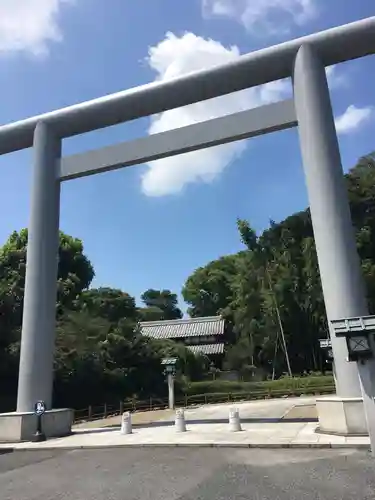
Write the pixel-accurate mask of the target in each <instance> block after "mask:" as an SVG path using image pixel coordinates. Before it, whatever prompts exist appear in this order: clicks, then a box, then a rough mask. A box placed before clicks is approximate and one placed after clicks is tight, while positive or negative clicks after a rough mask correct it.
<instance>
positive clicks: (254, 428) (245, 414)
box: [1, 398, 369, 449]
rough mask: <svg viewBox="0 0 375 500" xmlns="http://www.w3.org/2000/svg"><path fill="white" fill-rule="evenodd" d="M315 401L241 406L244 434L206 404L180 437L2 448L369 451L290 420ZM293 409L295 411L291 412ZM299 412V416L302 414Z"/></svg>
mask: <svg viewBox="0 0 375 500" xmlns="http://www.w3.org/2000/svg"><path fill="white" fill-rule="evenodd" d="M314 403H315V400H314V399H313V398H293V399H292V398H291V399H281V400H267V401H255V402H246V403H239V404H236V405H235V406H236V408H238V409H239V412H240V416H241V422H242V429H243V430H242V431H241V432H231V431H230V430H229V425H228V414H229V409H230V408H232V407H233V404H221V405H207V406H203V407H200V408H196V409H192V410H187V411H186V412H185V418H186V421H187V432H183V433H178V432H176V429H175V427H174V422H173V418H172V417H169V418H168V419H166V420H162V421H158V422H154V423H152V424H140V425H139V426H134V429H133V433H132V434H130V435H122V434H121V432H120V428H119V427H118V426H115V427H113V428H98V429H75V430H74V433H73V434H72V435H71V436H67V437H64V438H58V439H49V440H48V441H46V442H44V443H15V444H7V445H1V447H2V448H9V447H12V448H14V449H74V448H101V447H103V448H104V447H144V446H202V447H213V446H217V447H220V446H232V447H259V448H280V447H285V448H288V447H306V448H309V447H314V448H316V447H318V448H334V447H355V448H367V449H368V448H369V438H368V437H344V436H333V435H326V434H319V433H317V432H316V428H317V422H316V419H312V418H295V417H294V418H291V419H289V420H288V414H289V413H291V414H294V415H295V414H296V411H295V409H296V408H298V407H299V406H301V407H308V406H313V405H314ZM292 409H293V412H291V410H292ZM297 413H298V412H297Z"/></svg>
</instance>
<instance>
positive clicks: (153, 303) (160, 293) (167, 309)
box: [141, 288, 182, 320]
mask: <svg viewBox="0 0 375 500" xmlns="http://www.w3.org/2000/svg"><path fill="white" fill-rule="evenodd" d="M141 299H142V302H143V303H144V304H145V305H146V307H147V308H148V309H149V311H148V312H149V313H150V309H152V312H153V314H154V315H155V316H156V314H157V309H159V310H160V311H161V315H160V318H158V319H160V320H168V319H178V318H182V312H181V309H179V307H178V299H177V295H176V294H175V293H172V292H171V291H170V290H154V289H153V288H149V289H148V290H146V291H145V292H144V293H143V294H142V295H141ZM146 314H147V313H146ZM141 316H142V312H141Z"/></svg>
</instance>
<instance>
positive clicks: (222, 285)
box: [182, 254, 241, 317]
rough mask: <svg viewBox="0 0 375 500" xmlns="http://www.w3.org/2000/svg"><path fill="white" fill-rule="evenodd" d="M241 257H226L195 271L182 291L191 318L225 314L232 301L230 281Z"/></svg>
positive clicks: (235, 273) (235, 272)
mask: <svg viewBox="0 0 375 500" xmlns="http://www.w3.org/2000/svg"><path fill="white" fill-rule="evenodd" d="M240 259H241V255H240V254H239V255H227V256H225V257H221V258H220V259H218V260H214V261H212V262H209V263H208V264H207V265H206V266H204V267H200V268H198V269H196V270H195V271H194V272H193V274H191V275H190V276H189V278H188V279H187V280H186V282H185V285H184V287H183V289H182V295H183V297H184V300H185V302H187V303H188V304H189V306H190V307H189V309H188V313H189V315H190V316H191V317H203V316H216V315H217V314H221V313H226V312H227V308H228V306H229V304H230V303H231V302H232V300H233V290H232V281H233V279H234V277H235V276H236V275H237V272H238V269H237V263H238V261H239V260H240Z"/></svg>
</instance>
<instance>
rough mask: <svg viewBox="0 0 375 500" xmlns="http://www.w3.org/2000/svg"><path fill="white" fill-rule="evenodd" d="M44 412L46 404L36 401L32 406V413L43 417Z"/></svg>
mask: <svg viewBox="0 0 375 500" xmlns="http://www.w3.org/2000/svg"><path fill="white" fill-rule="evenodd" d="M45 411H46V403H45V402H44V401H37V402H36V403H35V405H34V412H35V413H36V414H37V415H43V413H44V412H45Z"/></svg>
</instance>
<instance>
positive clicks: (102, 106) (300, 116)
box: [0, 17, 375, 440]
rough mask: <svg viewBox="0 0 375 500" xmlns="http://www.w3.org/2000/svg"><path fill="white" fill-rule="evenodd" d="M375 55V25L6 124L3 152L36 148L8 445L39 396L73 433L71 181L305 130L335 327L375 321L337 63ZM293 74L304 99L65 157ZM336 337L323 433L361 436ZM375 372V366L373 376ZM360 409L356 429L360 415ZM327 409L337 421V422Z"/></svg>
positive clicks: (356, 395)
mask: <svg viewBox="0 0 375 500" xmlns="http://www.w3.org/2000/svg"><path fill="white" fill-rule="evenodd" d="M373 53H375V17H372V18H368V19H364V20H361V21H358V22H354V23H352V24H348V25H345V26H341V27H338V28H333V29H330V30H327V31H324V32H321V33H317V34H313V35H309V36H306V37H303V38H299V39H296V40H292V41H289V42H286V43H282V44H280V45H277V46H274V47H270V48H266V49H262V50H259V51H256V52H252V53H250V54H247V55H243V56H241V57H239V58H238V59H237V60H236V61H233V62H230V63H228V64H225V65H222V66H217V67H214V68H211V69H208V70H203V71H198V72H195V73H191V74H188V75H184V76H181V77H179V78H176V79H173V80H170V81H166V82H156V83H151V84H148V85H143V86H140V87H136V88H132V89H129V90H126V91H123V92H119V93H116V94H112V95H109V96H105V97H101V98H99V99H94V100H91V101H88V102H84V103H81V104H77V105H74V106H70V107H67V108H63V109H60V110H57V111H53V112H50V113H46V114H42V115H39V116H35V117H32V118H28V119H25V120H22V121H18V122H15V123H11V124H8V125H4V126H1V127H0V154H6V153H10V152H13V151H18V150H21V149H24V148H29V147H30V146H33V147H34V165H33V185H32V193H31V211H30V222H29V241H28V250H27V268H26V283H25V297H24V313H23V324H22V341H21V358H20V368H19V384H18V400H17V412H15V413H12V414H3V415H2V416H0V438H2V437H4V436H3V434H4V432H2V430H1V429H2V428H4V425H3V424H4V422H6V423H7V426H8V427H7V428H8V438H9V439H13V440H14V438H15V437H17V438H18V439H20V438H25V436H26V434H27V432H26V431H19V430H17V431H16V430H14V432H13V431H12V433H13V434H14V435H12V436H10V434H9V421H10V420H9V419H11V422H13V424H12V425H11V427H12V429H15V427H16V424H14V422H17V425H18V427H17V429H18V428H22V426H24V428H26V427H27V425H26V424H24V421H26V420H25V419H27V415H30V413H28V412H32V411H33V408H34V404H35V402H36V401H38V400H44V401H45V402H46V404H47V408H48V409H49V410H50V412H47V413H46V415H45V417H46V418H47V417H48V414H50V415H51V419H50V426H49V429H48V433H49V434H50V435H53V434H55V435H56V434H59V433H61V432H63V430H64V429H65V427H64V425H65V426H66V425H68V424H67V422H65V424H61V422H60V420H61V419H62V420H64V418H63V417H61V415H62V413H61V414H60V417H59V416H58V415H59V413H58V412H62V411H63V410H52V409H51V404H52V385H53V384H52V383H53V352H54V336H55V302H56V276H57V264H58V261H57V252H58V244H59V205H60V183H61V182H62V181H64V180H67V179H73V178H77V177H82V176H85V175H91V174H95V173H99V172H104V171H108V170H112V169H116V168H122V167H125V166H130V165H135V164H137V163H145V162H149V161H152V160H156V159H159V158H164V157H167V156H171V155H176V154H180V153H185V152H189V151H194V150H197V149H201V148H205V147H210V146H214V145H217V144H223V143H226V142H231V141H235V140H238V139H244V138H249V137H254V136H257V135H261V134H266V133H268V132H273V131H277V130H282V129H286V128H291V127H295V126H298V131H299V139H300V145H301V151H302V159H303V166H304V171H305V177H306V184H307V191H308V197H309V202H310V210H311V217H312V223H313V229H314V237H315V243H316V249H317V254H318V261H319V268H320V274H321V280H322V285H323V292H324V300H325V306H326V311H327V316H328V320H329V321H331V320H338V319H343V318H352V317H366V316H368V307H367V302H366V297H365V288H364V283H363V277H362V273H361V268H360V262H359V257H358V254H357V250H356V243H355V236H354V231H353V227H352V222H351V216H350V210H349V204H348V199H347V194H346V190H345V184H344V180H343V171H342V166H341V159H340V152H339V147H338V141H337V136H336V130H335V124H334V118H333V114H332V108H331V102H330V95H329V90H328V85H327V79H326V74H325V67H327V66H330V65H333V64H337V63H340V62H344V61H347V60H351V59H355V58H360V57H363V56H367V55H369V54H373ZM288 77H291V78H292V81H293V88H294V99H292V100H287V101H282V102H278V103H275V104H271V105H267V106H262V107H260V108H256V109H252V110H248V111H243V112H240V113H235V114H232V115H229V116H225V117H221V118H217V119H213V120H208V121H206V122H203V123H198V124H196V125H190V126H187V127H182V128H179V129H175V130H171V131H168V132H163V133H160V134H155V135H152V136H149V137H146V138H141V139H138V140H135V141H132V142H125V143H121V144H117V145H114V146H110V147H106V148H103V149H101V150H98V151H89V152H86V153H83V154H78V155H74V156H70V157H66V158H61V142H62V139H64V138H66V137H71V136H74V135H78V134H82V133H85V132H89V131H92V130H96V129H100V128H103V127H108V126H111V125H115V124H118V123H122V122H125V121H129V120H134V119H136V118H139V117H143V116H147V115H152V114H155V113H160V112H162V111H165V110H169V109H173V108H177V107H180V106H185V105H188V104H192V103H195V102H198V101H202V100H205V99H210V98H213V97H217V96H221V95H225V94H229V93H231V92H235V91H238V90H243V89H246V88H250V87H254V86H257V85H261V84H265V83H268V82H272V81H275V80H279V79H282V78H288ZM331 330H332V329H331ZM331 338H332V348H333V354H334V363H335V375H336V377H335V378H336V388H337V397H336V398H331V399H330V400H327V402H326V403H324V404H323V403H322V404H321V407H320V410H319V411H320V415H319V417H320V425H321V427H322V428H323V429H325V430H331V431H332V430H336V431H337V430H339V431H340V430H342V429H343V430H344V431H348V432H353V431H354V432H355V431H357V432H360V431H363V429H362V428H363V426H365V423H364V422H365V421H364V417H363V415H364V412H363V405H362V399H361V386H360V380H359V377H358V369H357V366H356V364H355V363H348V362H347V356H348V351H347V346H346V342H345V339H343V338H337V337H336V336H335V334H334V333H333V332H332V331H331ZM372 364H373V361H370V362H368V363H367V365H366V370H367V371H366V374H367V373H368V372H369V368H368V367H369V366H370V367H371V366H372ZM367 380H369V379H367ZM367 389H368V388H367ZM365 392H366V391H365ZM370 392H371V391H369V390H367V396H368V398H367V399H365V402H366V401H367V402H369V401H370V400H371V397H370V396H371V394H370ZM367 396H366V397H367ZM369 404H370V403H369ZM348 405H349V406H350V408H349V406H348ZM353 405H354V407H353ZM348 408H349V410H350V411H349V410H348ZM368 408H370V406H369V407H368ZM353 409H354V410H355V411H354V413H355V414H356V419H355V422H354V423H353V422H351V421H350V418H349V417H348V413H350V414H353V412H352V411H351V410H353ZM327 411H328V414H329V413H333V414H334V415H335V422H336V423H335V422H333V423H332V421H331V420H332V419H330V418H326V417H327V413H326V412H327ZM69 415H70V414H69ZM67 418H68V417H67ZM69 418H70V417H69ZM59 419H60V420H59ZM340 419H341V420H340ZM20 421H21V423H20ZM339 421H340V422H341V423H340V424H339V423H338V422H339ZM58 422H60V424H59V423H58ZM25 426H26V427H25ZM339 427H340V428H339ZM359 427H361V429H359ZM22 432H23V434H22ZM28 432H29V431H28ZM17 433H18V434H17ZM16 434H17V436H16Z"/></svg>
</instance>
